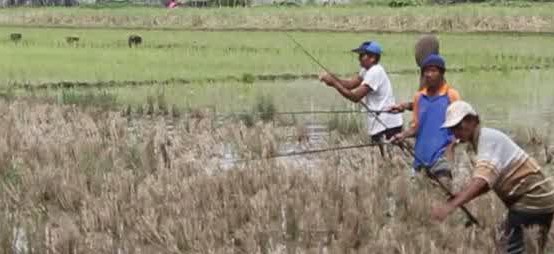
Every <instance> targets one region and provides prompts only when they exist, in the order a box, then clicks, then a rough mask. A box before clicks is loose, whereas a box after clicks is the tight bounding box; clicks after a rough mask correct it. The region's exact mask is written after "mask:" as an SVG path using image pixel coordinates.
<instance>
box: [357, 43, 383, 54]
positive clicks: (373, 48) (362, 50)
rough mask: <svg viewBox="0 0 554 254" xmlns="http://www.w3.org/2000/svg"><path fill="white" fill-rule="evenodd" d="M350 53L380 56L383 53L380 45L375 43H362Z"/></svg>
mask: <svg viewBox="0 0 554 254" xmlns="http://www.w3.org/2000/svg"><path fill="white" fill-rule="evenodd" d="M352 52H356V53H358V54H368V53H371V54H376V55H381V53H382V52H383V49H382V48H381V45H379V43H377V42H375V41H366V42H364V43H362V44H361V45H360V46H359V47H357V48H355V49H353V50H352Z"/></svg>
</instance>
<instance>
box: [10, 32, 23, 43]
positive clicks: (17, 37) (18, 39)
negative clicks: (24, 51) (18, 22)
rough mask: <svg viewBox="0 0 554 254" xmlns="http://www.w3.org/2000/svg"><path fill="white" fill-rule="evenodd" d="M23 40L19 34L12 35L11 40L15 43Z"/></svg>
mask: <svg viewBox="0 0 554 254" xmlns="http://www.w3.org/2000/svg"><path fill="white" fill-rule="evenodd" d="M22 38H23V35H21V34H19V33H13V34H10V40H12V41H13V42H19V41H20V40H21V39H22Z"/></svg>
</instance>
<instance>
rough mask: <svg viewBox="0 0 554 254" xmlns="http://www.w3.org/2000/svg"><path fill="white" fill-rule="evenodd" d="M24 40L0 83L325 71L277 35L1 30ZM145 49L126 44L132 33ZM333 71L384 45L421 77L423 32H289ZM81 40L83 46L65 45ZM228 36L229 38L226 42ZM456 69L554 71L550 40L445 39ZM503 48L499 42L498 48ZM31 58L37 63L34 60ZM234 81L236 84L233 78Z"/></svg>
mask: <svg viewBox="0 0 554 254" xmlns="http://www.w3.org/2000/svg"><path fill="white" fill-rule="evenodd" d="M14 32H18V33H21V34H22V35H23V39H22V41H20V42H19V43H13V42H11V41H9V40H8V39H6V40H4V41H3V42H1V44H0V54H1V55H3V56H4V57H3V58H2V59H3V60H2V61H0V77H1V78H0V79H2V80H3V81H4V82H3V83H4V84H8V83H19V84H21V83H29V84H41V83H50V82H51V83H56V82H59V81H69V82H71V81H82V82H90V83H95V82H102V81H104V82H106V81H148V80H149V81H171V80H182V81H209V80H212V79H216V80H223V81H227V80H225V79H228V78H229V77H234V79H235V80H236V79H238V80H240V79H242V78H243V77H244V76H245V74H247V75H254V76H256V75H282V74H293V75H303V74H318V73H319V72H320V69H319V67H318V66H316V65H314V64H313V63H312V62H311V61H310V60H309V58H307V57H306V56H305V55H304V54H303V53H302V51H300V50H299V49H298V48H296V47H295V45H294V44H293V43H292V42H291V41H290V40H289V39H288V38H287V37H286V36H285V35H284V34H283V33H273V32H200V31H197V32H191V31H179V32H174V31H133V30H102V29H94V30H76V29H38V28H0V34H5V36H6V38H8V37H9V34H11V33H14ZM135 33H136V34H140V35H141V36H142V37H143V41H144V42H143V45H141V46H140V47H139V48H137V49H130V48H128V46H127V38H128V36H129V35H130V34H135ZM291 34H292V35H293V36H294V37H295V38H296V39H297V40H298V41H300V42H301V43H302V44H303V45H304V46H305V47H306V48H307V49H308V50H309V51H310V52H312V53H313V54H314V55H315V56H316V57H317V58H318V59H320V60H321V61H322V62H323V63H324V64H325V65H327V66H328V67H329V68H330V69H331V70H334V71H336V72H337V73H340V74H348V75H351V74H353V73H356V72H357V63H356V55H354V54H352V53H350V52H349V50H350V49H351V48H353V47H355V46H357V45H358V44H359V43H360V42H362V41H364V40H370V39H371V40H377V41H379V42H380V43H382V44H383V45H384V50H385V53H384V57H383V64H384V65H385V66H386V67H387V69H388V71H390V72H391V73H395V72H396V73H399V72H406V71H408V72H412V71H413V72H414V73H415V72H416V71H417V70H416V68H415V61H414V57H413V54H414V49H413V45H414V43H415V41H416V40H417V38H418V37H419V34H410V33H408V34H383V33H313V32H312V33H299V32H296V33H291ZM67 36H78V37H79V38H80V41H79V42H78V44H77V45H69V44H68V43H66V41H65V38H66V37H67ZM221 38H226V39H221ZM439 38H440V40H441V47H442V48H441V52H442V54H444V55H445V57H446V58H447V60H448V66H449V67H450V68H465V69H466V70H470V69H472V68H473V69H475V70H479V69H481V68H482V67H490V66H496V67H498V68H500V69H502V68H504V69H509V68H513V67H520V68H525V67H529V66H531V65H536V66H543V67H544V66H550V65H554V49H553V48H552V47H550V46H549V45H550V44H551V38H550V36H545V35H542V36H541V35H528V36H523V37H521V36H514V35H503V34H487V35H461V34H439ZM496 42H501V43H496ZM30 60H32V61H30ZM231 80H232V79H231Z"/></svg>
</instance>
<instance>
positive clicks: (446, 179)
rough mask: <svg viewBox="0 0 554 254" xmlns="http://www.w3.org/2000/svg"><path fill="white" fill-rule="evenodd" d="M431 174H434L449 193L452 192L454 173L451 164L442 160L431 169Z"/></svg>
mask: <svg viewBox="0 0 554 254" xmlns="http://www.w3.org/2000/svg"><path fill="white" fill-rule="evenodd" d="M429 172H430V173H431V174H433V175H434V176H435V177H437V179H438V180H439V181H440V182H441V184H443V185H444V186H445V187H446V188H447V189H448V190H449V191H452V171H451V166H450V163H449V162H448V161H447V160H446V159H445V158H444V157H442V158H440V159H439V160H438V161H437V162H435V164H434V165H433V166H432V167H431V168H430V169H429Z"/></svg>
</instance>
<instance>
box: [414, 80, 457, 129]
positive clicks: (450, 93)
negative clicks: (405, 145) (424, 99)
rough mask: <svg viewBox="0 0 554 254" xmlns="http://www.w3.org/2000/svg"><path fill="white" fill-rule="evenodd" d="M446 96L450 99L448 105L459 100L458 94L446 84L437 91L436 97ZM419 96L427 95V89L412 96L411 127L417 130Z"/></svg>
mask: <svg viewBox="0 0 554 254" xmlns="http://www.w3.org/2000/svg"><path fill="white" fill-rule="evenodd" d="M445 94H447V95H448V98H449V99H450V103H452V102H455V101H457V100H460V94H459V93H458V91H456V89H454V88H452V87H450V85H448V84H447V83H444V84H443V85H442V86H441V87H440V88H439V90H438V91H437V94H436V95H437V96H441V95H445ZM421 95H429V94H428V91H427V87H423V88H421V89H420V90H419V91H417V92H416V94H415V96H414V106H413V113H412V114H413V119H412V127H414V128H417V127H418V121H419V120H418V119H419V117H418V116H419V105H418V104H419V98H420V97H421Z"/></svg>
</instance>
